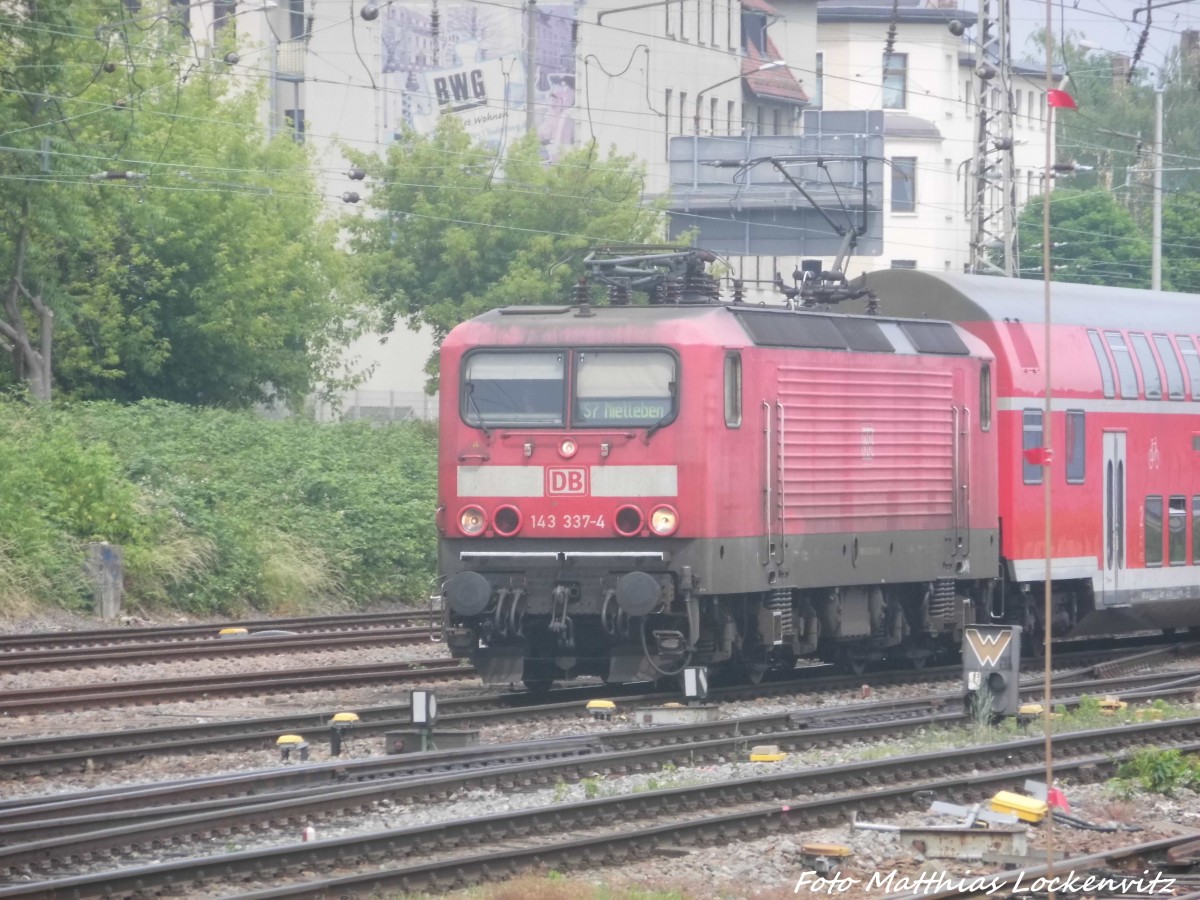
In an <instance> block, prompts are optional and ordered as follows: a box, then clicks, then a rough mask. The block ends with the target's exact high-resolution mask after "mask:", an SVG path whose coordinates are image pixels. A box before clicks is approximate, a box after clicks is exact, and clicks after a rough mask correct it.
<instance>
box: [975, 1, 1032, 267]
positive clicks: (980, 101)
mask: <svg viewBox="0 0 1200 900" xmlns="http://www.w3.org/2000/svg"><path fill="white" fill-rule="evenodd" d="M974 57H975V63H976V65H975V75H976V78H977V88H976V94H977V96H976V104H977V108H978V111H979V121H978V127H977V129H976V140H975V156H974V160H973V162H972V167H971V170H972V174H973V175H974V193H973V195H972V199H971V209H970V213H971V261H970V264H969V266H970V272H971V274H974V275H986V274H993V275H1006V276H1008V277H1010V278H1011V277H1012V276H1014V275H1015V274H1016V272H1017V270H1018V268H1019V265H1018V263H1017V213H1016V207H1017V204H1016V199H1017V198H1016V178H1015V177H1014V172H1013V168H1014V163H1013V91H1012V29H1011V26H1010V13H1009V0H979V37H978V40H977V41H976V46H975V51H974ZM1049 189H1050V186H1049V185H1045V190H1047V191H1048V190H1049Z"/></svg>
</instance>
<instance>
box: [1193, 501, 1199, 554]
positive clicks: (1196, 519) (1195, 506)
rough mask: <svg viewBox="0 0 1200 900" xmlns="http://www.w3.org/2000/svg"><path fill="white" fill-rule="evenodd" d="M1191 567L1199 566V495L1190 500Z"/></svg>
mask: <svg viewBox="0 0 1200 900" xmlns="http://www.w3.org/2000/svg"><path fill="white" fill-rule="evenodd" d="M1192 565H1200V494H1197V495H1196V496H1195V497H1193V498H1192Z"/></svg>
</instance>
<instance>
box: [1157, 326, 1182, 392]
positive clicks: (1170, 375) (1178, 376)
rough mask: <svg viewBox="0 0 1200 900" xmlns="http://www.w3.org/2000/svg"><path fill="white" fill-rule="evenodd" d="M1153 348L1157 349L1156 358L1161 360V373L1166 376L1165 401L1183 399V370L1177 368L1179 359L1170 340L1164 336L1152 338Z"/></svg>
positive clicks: (1158, 335) (1159, 335)
mask: <svg viewBox="0 0 1200 900" xmlns="http://www.w3.org/2000/svg"><path fill="white" fill-rule="evenodd" d="M1154 346H1155V347H1157V348H1158V358H1159V359H1160V360H1162V367H1163V372H1164V373H1166V376H1167V399H1169V400H1182V399H1183V369H1181V368H1179V357H1177V356H1176V355H1175V348H1174V347H1172V346H1171V339H1170V338H1169V337H1167V336H1166V335H1165V334H1156V335H1155V336H1154Z"/></svg>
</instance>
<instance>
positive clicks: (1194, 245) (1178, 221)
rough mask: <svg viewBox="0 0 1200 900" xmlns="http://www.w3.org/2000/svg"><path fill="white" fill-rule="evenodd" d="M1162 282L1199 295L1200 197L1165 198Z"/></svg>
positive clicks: (1193, 195)
mask: <svg viewBox="0 0 1200 900" xmlns="http://www.w3.org/2000/svg"><path fill="white" fill-rule="evenodd" d="M1162 280H1163V287H1165V288H1167V289H1168V290H1172V291H1187V292H1188V293H1192V294H1200V194H1198V193H1178V194H1166V195H1165V196H1164V197H1163V212H1162Z"/></svg>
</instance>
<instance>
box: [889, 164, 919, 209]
mask: <svg viewBox="0 0 1200 900" xmlns="http://www.w3.org/2000/svg"><path fill="white" fill-rule="evenodd" d="M916 211H917V158H916V157H915V156H894V157H892V212H894V213H911V212H916Z"/></svg>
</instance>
